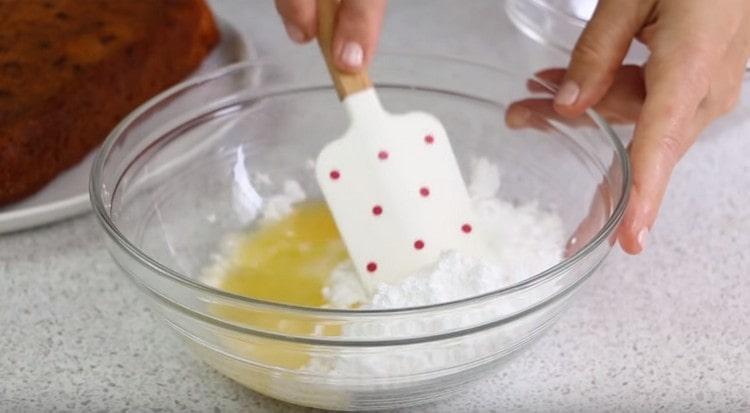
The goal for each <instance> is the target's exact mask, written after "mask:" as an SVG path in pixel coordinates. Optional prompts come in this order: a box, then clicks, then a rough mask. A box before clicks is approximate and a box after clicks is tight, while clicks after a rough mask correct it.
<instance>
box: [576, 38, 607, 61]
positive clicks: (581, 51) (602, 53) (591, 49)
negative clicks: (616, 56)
mask: <svg viewBox="0 0 750 413" xmlns="http://www.w3.org/2000/svg"><path fill="white" fill-rule="evenodd" d="M606 50H607V49H606V47H605V46H604V45H603V44H601V43H600V42H599V41H597V40H595V38H594V37H593V36H584V37H581V39H580V41H579V42H578V44H576V47H575V49H574V50H573V55H572V60H573V61H574V62H578V63H581V64H586V65H596V66H603V65H606V64H607V61H608V59H607V52H606Z"/></svg>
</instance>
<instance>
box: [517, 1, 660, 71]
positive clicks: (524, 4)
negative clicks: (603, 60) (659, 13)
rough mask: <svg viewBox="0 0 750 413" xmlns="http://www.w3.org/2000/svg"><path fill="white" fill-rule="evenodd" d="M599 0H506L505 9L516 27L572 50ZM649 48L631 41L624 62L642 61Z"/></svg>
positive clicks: (639, 62)
mask: <svg viewBox="0 0 750 413" xmlns="http://www.w3.org/2000/svg"><path fill="white" fill-rule="evenodd" d="M597 3H598V0H507V1H506V2H505V12H506V14H507V15H508V18H509V19H510V21H511V22H512V23H513V25H514V26H516V28H518V30H520V31H521V32H523V33H524V34H525V35H526V36H528V37H530V38H531V39H533V40H535V41H537V42H539V43H541V44H543V45H545V46H551V47H553V48H555V49H557V50H560V51H562V52H563V53H565V54H566V55H567V54H569V53H570V52H572V51H573V48H574V47H575V45H576V42H577V41H578V37H579V36H580V35H581V33H582V32H583V29H584V28H585V27H586V23H588V21H589V20H590V19H591V16H592V15H593V14H594V9H596V4H597ZM647 58H648V49H646V47H645V46H644V45H643V44H641V43H640V42H637V41H636V42H633V44H632V45H631V47H630V50H629V51H628V54H627V56H626V57H625V63H631V64H643V63H645V62H646V59H647Z"/></svg>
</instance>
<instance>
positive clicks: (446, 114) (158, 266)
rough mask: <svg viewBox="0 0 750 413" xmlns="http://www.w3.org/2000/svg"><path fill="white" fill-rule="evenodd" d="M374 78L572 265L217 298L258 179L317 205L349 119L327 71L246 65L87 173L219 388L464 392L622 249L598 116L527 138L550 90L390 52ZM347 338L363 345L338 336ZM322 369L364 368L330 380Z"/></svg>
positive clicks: (215, 80) (128, 130)
mask: <svg viewBox="0 0 750 413" xmlns="http://www.w3.org/2000/svg"><path fill="white" fill-rule="evenodd" d="M370 73H371V77H372V79H374V80H375V81H376V83H377V87H378V91H379V94H380V96H381V99H382V100H383V103H384V107H386V108H388V109H389V110H390V111H394V112H401V111H407V110H425V111H428V112H431V113H434V114H436V115H437V117H438V118H440V119H441V120H442V122H443V124H444V125H445V127H446V129H447V131H448V135H449V136H451V137H452V142H453V147H454V150H455V152H456V155H457V157H458V160H459V164H460V166H461V168H462V171H463V172H464V173H466V172H465V171H466V169H467V168H468V166H469V165H470V164H471V162H472V159H473V158H474V157H477V156H482V157H485V158H488V159H489V160H490V161H492V162H494V163H496V164H497V165H499V166H500V168H501V172H502V180H503V181H502V187H501V195H502V197H503V198H504V199H506V200H510V201H513V202H518V203H524V202H530V201H536V202H537V203H538V205H539V206H540V207H541V208H542V209H545V210H549V211H554V212H555V213H557V214H558V215H559V216H560V217H561V219H562V221H563V224H564V230H565V231H566V235H568V236H570V237H571V239H576V240H577V243H575V247H574V248H570V249H569V250H568V257H567V258H566V259H565V260H563V261H562V262H560V263H559V264H557V265H555V266H554V267H552V268H549V269H547V270H546V271H544V272H542V273H539V274H536V275H531V276H530V277H529V278H528V279H526V280H525V281H523V282H521V283H519V284H517V285H512V286H508V287H507V288H503V289H501V290H498V291H493V292H489V293H487V294H484V295H482V296H477V297H469V298H466V299H463V300H460V301H456V302H451V303H444V304H439V305H432V306H427V307H419V308H402V309H393V310H377V311H356V310H332V309H319V308H309V307H299V306H293V305H286V304H280V303H273V302H267V301H261V300H256V299H252V298H247V297H243V296H238V295H234V294H231V293H227V292H224V291H220V290H217V289H215V288H212V287H210V286H209V285H208V284H206V283H204V282H203V281H202V280H203V278H202V277H203V275H204V269H205V268H206V266H207V265H209V263H210V262H211V259H212V254H214V253H215V252H216V251H217V250H218V249H219V246H220V245H221V243H222V240H223V239H224V237H225V236H226V234H229V233H236V232H239V231H243V230H245V229H246V228H248V226H250V225H252V224H253V221H254V217H255V216H256V215H257V213H258V209H259V208H260V207H261V206H262V204H263V202H264V200H265V199H267V198H268V197H269V196H271V195H273V194H274V193H275V192H278V189H273V188H268V187H266V186H259V185H253V183H252V182H251V181H250V180H249V179H248V177H251V176H253V175H254V174H255V173H263V174H268V175H270V176H271V177H272V178H273V180H274V181H275V182H283V181H284V180H285V179H295V180H297V181H299V182H300V184H301V185H302V186H303V187H304V189H305V191H306V192H307V193H308V194H309V195H310V196H311V197H313V198H315V197H320V191H319V189H318V188H317V184H316V182H315V179H314V176H313V174H312V173H311V170H310V167H309V161H310V160H311V159H314V158H315V157H316V155H317V153H318V152H319V151H320V149H321V148H322V147H323V145H324V144H325V143H326V142H327V141H329V140H330V139H331V138H332V137H335V136H339V135H340V134H341V133H342V132H343V131H344V128H345V126H346V124H347V119H346V116H345V113H344V111H343V109H342V107H341V105H340V103H339V102H338V101H337V99H336V95H335V92H334V91H333V90H332V88H331V86H330V79H329V78H328V74H327V73H326V71H325V68H324V65H323V63H322V62H320V61H317V60H314V61H295V60H293V59H287V60H286V61H285V62H284V63H279V62H274V61H257V62H251V63H243V64H237V65H233V66H229V67H226V68H224V69H220V70H218V71H216V72H214V73H213V74H210V75H208V76H205V77H202V78H198V79H194V80H191V81H188V82H186V83H183V84H180V85H178V86H176V87H174V88H172V89H170V90H168V91H166V92H164V93H162V94H161V95H159V96H157V97H156V98H154V99H152V100H151V101H149V102H148V103H146V104H145V105H143V106H142V107H140V108H139V109H138V110H136V111H135V112H134V113H132V114H131V115H130V116H128V117H127V118H126V119H125V120H124V121H123V122H122V123H121V124H120V125H119V126H118V127H117V128H116V129H115V130H114V131H113V132H112V133H111V135H110V136H109V138H108V139H107V141H106V143H105V144H104V146H103V149H102V150H101V152H100V154H99V156H98V158H97V160H96V162H95V165H94V167H93V170H92V178H91V188H90V189H91V200H92V204H93V206H94V210H95V212H96V215H97V217H98V219H99V220H100V222H101V225H102V227H103V228H104V231H105V232H106V234H107V241H108V247H109V251H110V253H111V255H112V256H113V258H114V259H115V261H116V262H117V263H118V264H119V265H120V266H121V267H122V269H123V270H124V272H125V273H126V274H127V275H128V276H129V277H130V278H131V279H132V280H133V281H134V282H135V284H136V285H137V286H138V287H139V288H140V290H141V291H142V292H143V294H144V296H145V297H147V299H148V300H149V301H150V302H151V303H152V304H153V305H154V307H155V308H156V309H157V310H158V313H159V314H161V315H162V316H163V319H164V320H165V322H166V324H167V325H169V326H170V327H171V328H172V329H174V331H176V332H177V334H178V335H179V336H180V337H181V338H182V339H183V340H184V342H185V343H187V345H188V346H189V348H190V349H191V350H192V351H193V353H194V354H195V355H196V356H197V357H199V358H200V359H202V360H205V361H206V362H208V363H209V364H210V365H212V366H214V367H215V368H216V369H218V370H219V371H221V372H222V373H224V374H226V375H227V376H229V377H231V378H233V379H234V380H236V381H238V382H240V383H242V384H244V385H246V386H247V387H249V388H251V389H254V390H256V391H258V392H260V393H263V394H266V395H269V396H271V397H274V398H278V399H281V400H285V401H289V402H292V403H296V404H301V405H306V406H314V407H320V408H328V409H337V410H353V409H387V408H395V407H404V406H410V405H415V404H420V403H425V402H430V401H433V400H436V399H440V398H445V397H449V396H450V395H452V394H455V393H457V392H459V391H461V389H462V387H463V386H464V385H465V384H467V383H469V382H471V381H474V380H476V379H478V378H480V377H482V376H483V375H485V374H488V373H490V372H492V371H493V370H495V369H496V368H497V367H498V366H500V365H502V364H503V363H505V362H506V361H507V360H508V359H509V358H510V357H511V356H513V355H514V354H516V353H517V352H518V351H519V350H521V349H523V348H525V347H527V346H528V344H529V343H530V342H531V341H533V340H534V339H536V338H537V337H539V336H540V334H541V333H542V332H543V331H545V330H546V329H547V328H548V327H549V326H550V325H551V324H552V323H553V322H554V321H555V320H556V318H557V317H558V315H560V313H561V312H562V310H563V309H564V308H565V306H566V305H567V304H568V303H569V301H570V299H571V298H572V297H573V296H574V295H575V293H576V292H577V291H578V289H579V287H580V286H581V285H582V284H583V282H584V281H585V280H586V279H587V278H588V277H589V276H590V275H591V274H592V273H593V271H594V270H595V269H596V267H597V266H598V265H599V263H600V262H601V261H602V260H603V259H604V257H605V256H606V254H607V253H608V251H610V249H611V246H612V237H613V234H614V230H615V229H616V227H617V225H618V223H619V220H620V218H621V216H622V213H623V210H624V207H625V204H626V202H627V196H628V188H629V182H630V172H629V166H628V160H627V155H626V152H625V149H624V148H623V145H622V143H621V142H620V140H619V139H618V138H617V137H616V136H615V135H614V133H613V132H612V131H611V129H610V128H609V127H608V126H607V125H606V124H605V122H604V121H603V120H602V119H601V118H600V117H599V116H598V115H596V114H595V113H594V112H587V113H586V114H585V115H584V116H582V117H581V118H579V119H574V120H563V119H560V118H557V117H556V116H554V113H553V112H551V111H549V110H543V109H539V110H538V111H535V110H533V108H532V110H531V111H530V112H526V113H525V116H524V119H526V120H530V121H531V122H529V123H528V124H525V125H527V126H519V125H518V124H515V125H514V127H510V126H509V125H510V124H513V122H510V121H509V115H510V112H509V108H512V107H514V106H513V105H516V104H518V102H519V101H524V100H525V99H532V100H531V101H532V102H535V104H536V105H539V104H540V103H542V104H544V103H545V102H547V103H551V93H553V92H554V91H553V90H552V89H551V88H550V87H549V86H547V85H545V84H544V82H542V81H538V82H535V84H536V85H537V86H536V87H534V88H530V87H529V84H528V81H529V79H528V78H527V77H526V76H524V75H517V74H513V73H510V72H507V71H505V70H502V69H499V68H495V67H490V66H485V65H480V64H474V63H468V62H465V61H459V60H455V59H449V58H441V57H428V56H423V57H418V56H400V55H385V54H384V55H379V56H378V59H377V60H376V61H375V63H374V65H373V66H372V68H371V71H370ZM540 85H541V90H540ZM529 90H535V92H530V91H529ZM582 222H584V223H586V227H587V228H588V231H583V232H581V231H580V229H581V223H582ZM278 276H279V277H284V274H279V275H278ZM290 288H294V286H290ZM435 326H440V327H439V328H435ZM344 327H348V328H352V327H354V328H358V329H361V331H362V332H363V333H362V335H361V336H356V337H352V336H341V335H340V334H339V332H340V329H341V328H344ZM311 359H314V360H315V361H316V363H318V365H326V364H331V363H337V362H339V361H342V360H343V361H347V362H348V363H349V364H350V365H351V364H352V363H354V364H357V365H359V366H363V367H362V368H361V369H351V370H348V371H341V370H338V371H337V372H336V374H332V373H330V372H327V373H322V372H321V370H319V369H315V368H310V360H311ZM301 366H306V367H304V368H300V367H301ZM498 391H502V390H501V389H499V390H498Z"/></svg>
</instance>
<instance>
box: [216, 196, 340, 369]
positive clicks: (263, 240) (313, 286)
mask: <svg viewBox="0 0 750 413" xmlns="http://www.w3.org/2000/svg"><path fill="white" fill-rule="evenodd" d="M229 258H230V259H229V260H228V261H229V262H228V265H227V267H226V269H225V272H224V274H222V277H221V281H220V283H219V286H218V287H219V288H220V289H222V290H224V291H228V292H232V293H235V294H240V295H243V296H246V297H251V298H256V299H261V300H266V301H274V302H278V303H286V304H294V305H301V306H309V307H321V306H323V305H325V304H326V300H325V298H324V297H323V293H322V290H323V287H324V286H325V284H326V281H327V279H328V276H329V274H330V273H331V271H332V270H333V269H334V268H335V267H336V266H337V265H338V264H340V263H341V262H342V261H344V260H346V259H347V258H348V254H347V252H346V247H345V246H344V243H343V241H342V240H341V237H340V236H339V233H338V229H337V228H336V225H335V223H334V221H333V217H332V216H331V213H330V211H329V210H328V207H327V206H326V205H325V203H323V202H308V203H303V204H299V205H297V206H295V209H294V211H293V212H291V213H290V214H289V215H287V216H286V217H284V218H283V219H281V220H279V221H275V222H272V223H268V224H265V225H264V226H262V227H260V228H258V229H257V230H256V231H254V232H251V233H249V234H247V235H245V236H243V237H242V238H241V239H240V240H239V242H238V243H237V245H236V247H235V250H234V252H233V253H232V256H231V257H229ZM215 312H216V314H217V315H220V316H221V317H223V318H226V319H229V320H232V321H235V322H238V323H241V324H243V325H249V326H252V327H254V328H258V329H261V330H265V331H271V332H275V333H283V334H291V335H303V336H309V335H311V334H313V333H315V334H317V335H324V336H335V335H338V334H339V331H340V328H339V326H337V325H335V324H332V323H326V322H325V320H320V319H312V318H311V317H305V316H303V315H299V314H290V313H280V312H277V311H274V310H273V309H253V310H250V309H244V308H238V307H234V306H232V307H230V306H226V305H216V306H215ZM241 350H242V352H243V353H245V355H246V356H247V357H249V358H252V359H254V360H256V361H258V362H262V363H264V364H267V365H269V364H270V365H274V366H280V367H286V368H292V369H297V368H300V367H302V366H304V365H305V364H306V363H307V361H308V360H309V354H308V352H307V348H306V347H305V346H302V345H290V346H287V347H283V346H280V345H278V343H275V344H274V343H271V342H267V341H266V342H265V343H264V342H263V340H258V341H253V342H246V343H243V344H242V349H241Z"/></svg>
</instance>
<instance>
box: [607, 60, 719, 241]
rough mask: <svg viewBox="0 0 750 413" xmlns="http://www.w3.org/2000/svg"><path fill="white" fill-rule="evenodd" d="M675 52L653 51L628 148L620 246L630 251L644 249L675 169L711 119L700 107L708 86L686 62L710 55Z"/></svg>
mask: <svg viewBox="0 0 750 413" xmlns="http://www.w3.org/2000/svg"><path fill="white" fill-rule="evenodd" d="M677 56H678V55H676V54H675V55H671V56H670V55H667V56H663V55H660V54H659V53H658V52H655V53H654V55H653V56H652V59H651V60H650V61H649V63H648V65H647V67H646V86H647V89H648V96H647V97H646V101H645V103H644V105H643V110H642V111H641V114H640V116H639V118H638V121H637V124H636V129H635V132H634V135H633V141H632V144H631V148H630V160H631V165H632V171H633V187H632V191H631V196H630V202H629V203H628V208H627V210H626V213H625V217H624V219H623V223H622V225H621V226H620V230H619V240H620V245H622V248H623V249H624V250H625V251H626V252H628V253H631V254H637V253H640V252H641V251H642V250H643V249H644V248H645V243H646V237H647V236H648V232H649V231H650V229H651V227H652V226H653V224H654V221H655V220H656V215H657V213H658V210H659V206H660V205H661V201H662V199H663V197H664V193H665V191H666V188H667V184H668V182H669V179H670V177H671V174H672V170H673V168H674V166H675V165H676V164H677V161H679V159H680V158H681V157H682V155H683V154H684V153H685V151H686V150H687V149H688V148H689V147H690V145H692V144H693V142H694V140H695V136H696V135H697V133H698V132H699V131H700V130H701V129H702V128H703V126H705V124H706V122H707V119H706V117H705V114H703V113H699V112H698V107H699V105H700V104H701V102H702V100H703V98H704V97H705V96H706V93H707V91H708V85H707V83H706V82H703V80H702V79H703V75H700V74H696V70H694V69H690V68H689V67H688V66H690V65H691V64H690V63H687V62H690V61H691V60H696V61H701V59H706V58H707V57H706V56H701V55H699V54H695V53H694V54H693V55H692V57H690V58H689V59H687V60H685V59H684V58H685V56H680V58H679V59H678V58H677Z"/></svg>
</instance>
